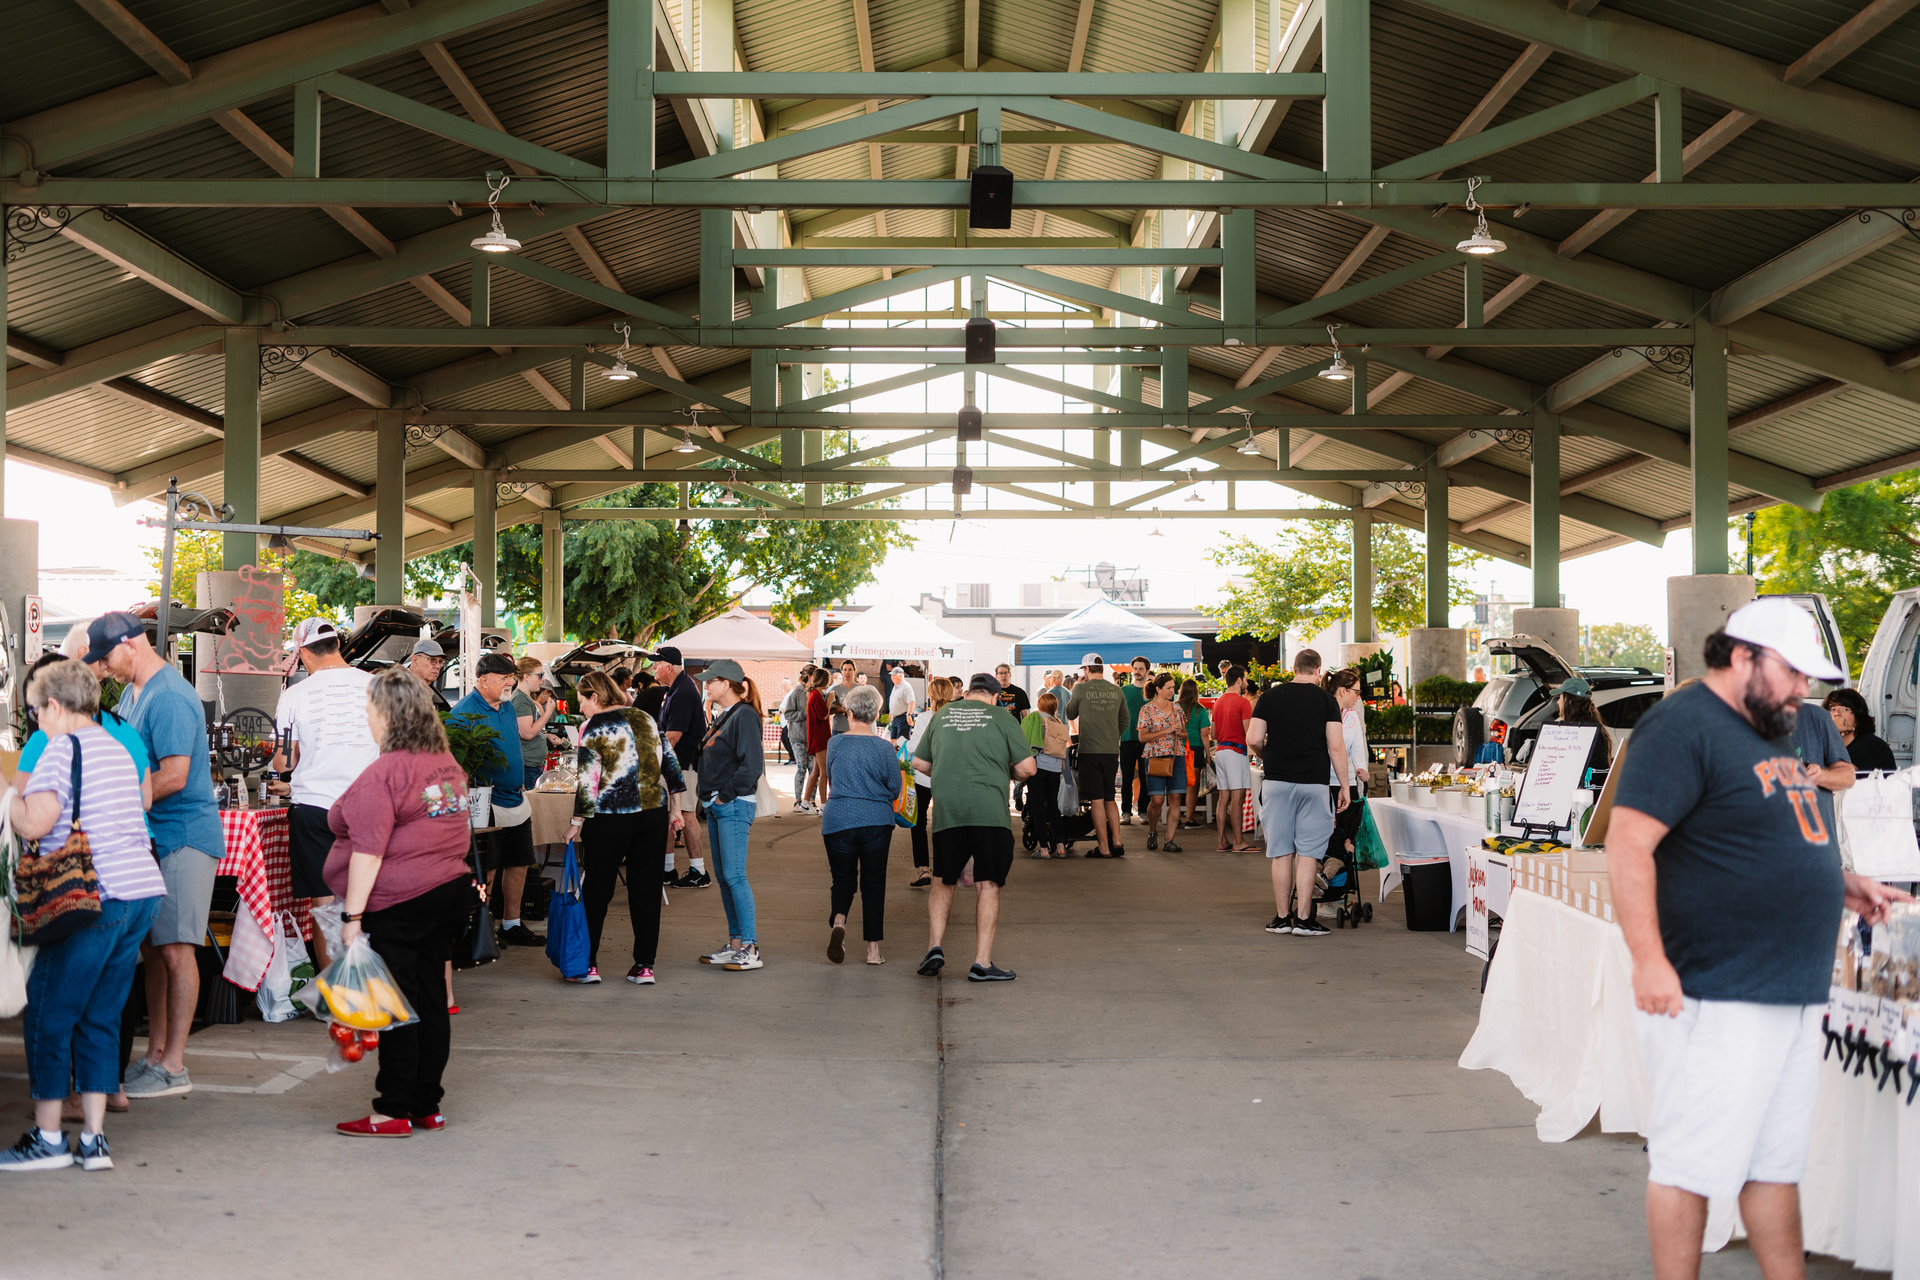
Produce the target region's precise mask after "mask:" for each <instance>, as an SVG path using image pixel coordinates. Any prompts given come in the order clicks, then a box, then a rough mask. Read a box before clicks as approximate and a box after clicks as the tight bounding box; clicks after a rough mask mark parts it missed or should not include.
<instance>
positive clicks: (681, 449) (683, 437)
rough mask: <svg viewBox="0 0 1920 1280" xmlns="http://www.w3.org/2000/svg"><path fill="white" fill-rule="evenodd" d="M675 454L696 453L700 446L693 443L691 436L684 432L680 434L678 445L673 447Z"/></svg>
mask: <svg viewBox="0 0 1920 1280" xmlns="http://www.w3.org/2000/svg"><path fill="white" fill-rule="evenodd" d="M673 451H674V452H675V453H698V452H700V446H699V445H697V444H695V443H694V442H693V436H692V435H691V434H689V433H688V432H686V431H682V432H681V433H680V443H679V444H677V445H675V446H673Z"/></svg>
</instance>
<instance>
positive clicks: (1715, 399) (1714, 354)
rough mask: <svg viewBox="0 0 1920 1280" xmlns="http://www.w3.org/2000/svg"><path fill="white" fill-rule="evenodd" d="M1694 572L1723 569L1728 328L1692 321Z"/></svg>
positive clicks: (1698, 315) (1701, 317)
mask: <svg viewBox="0 0 1920 1280" xmlns="http://www.w3.org/2000/svg"><path fill="white" fill-rule="evenodd" d="M1692 425H1693V441H1692V449H1693V571H1694V572H1695V573H1726V572H1727V516H1728V512H1727V331H1726V329H1724V328H1722V327H1719V326H1716V325H1714V324H1712V323H1710V322H1709V321H1708V319H1707V309H1706V305H1705V303H1704V302H1703V303H1702V304H1701V305H1700V308H1699V310H1698V311H1696V312H1695V313H1694V321H1693V424H1692Z"/></svg>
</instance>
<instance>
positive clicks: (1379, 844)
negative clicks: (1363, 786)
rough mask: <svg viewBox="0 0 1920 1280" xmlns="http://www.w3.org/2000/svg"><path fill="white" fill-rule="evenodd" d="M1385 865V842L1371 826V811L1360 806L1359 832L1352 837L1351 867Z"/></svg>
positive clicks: (1378, 830) (1375, 828) (1377, 828)
mask: <svg viewBox="0 0 1920 1280" xmlns="http://www.w3.org/2000/svg"><path fill="white" fill-rule="evenodd" d="M1387 863H1388V858H1387V846H1386V842H1385V841H1383V840H1381V838H1380V828H1379V827H1376V826H1374V825H1373V810H1371V809H1369V808H1368V807H1367V806H1366V805H1364V804H1363V805H1361V806H1360V830H1358V831H1356V832H1355V833H1354V836H1353V865H1354V866H1356V867H1361V868H1366V867H1382V868H1384V867H1385V866H1386V865H1387Z"/></svg>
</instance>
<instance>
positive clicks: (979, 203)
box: [967, 138, 1013, 231]
mask: <svg viewBox="0 0 1920 1280" xmlns="http://www.w3.org/2000/svg"><path fill="white" fill-rule="evenodd" d="M981 141H982V142H985V141H987V139H985V138H982V139H981ZM967 226H968V228H969V229H971V230H974V231H1005V230H1007V229H1008V228H1009V227H1011V226H1013V171H1012V170H1011V169H1007V168H1003V167H1002V166H1000V165H997V164H983V165H979V166H978V167H976V168H975V169H974V171H973V172H972V173H971V174H969V175H968V179H967Z"/></svg>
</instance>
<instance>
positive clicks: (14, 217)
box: [6, 204, 86, 262]
mask: <svg viewBox="0 0 1920 1280" xmlns="http://www.w3.org/2000/svg"><path fill="white" fill-rule="evenodd" d="M81 212H82V213H84V212H86V210H84V209H83V210H81ZM73 219H74V212H73V210H72V209H70V208H68V207H67V206H66V205H63V204H62V205H22V206H21V207H19V208H17V209H9V210H7V220H6V245H7V253H6V260H7V261H8V262H13V261H16V260H18V259H19V258H20V256H21V255H23V254H24V253H26V251H27V250H28V249H31V248H33V247H34V246H35V245H40V244H45V243H46V242H47V241H49V240H52V239H53V238H54V237H56V236H58V235H59V234H60V233H61V232H62V231H65V230H66V229H67V224H68V223H69V222H72V221H73Z"/></svg>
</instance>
